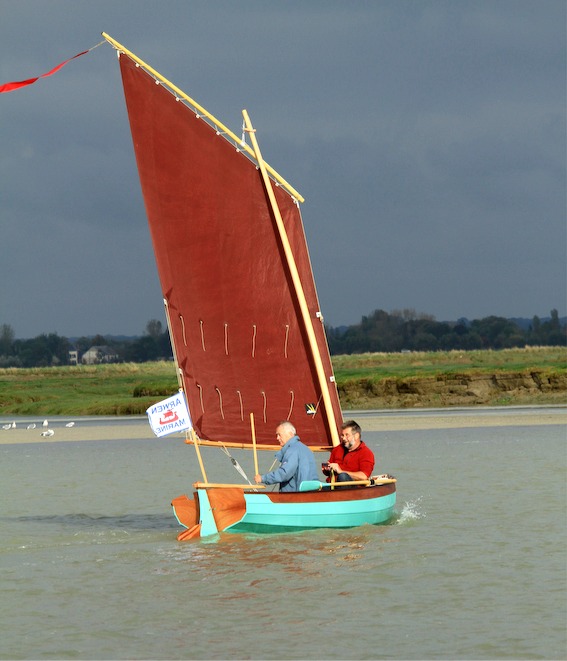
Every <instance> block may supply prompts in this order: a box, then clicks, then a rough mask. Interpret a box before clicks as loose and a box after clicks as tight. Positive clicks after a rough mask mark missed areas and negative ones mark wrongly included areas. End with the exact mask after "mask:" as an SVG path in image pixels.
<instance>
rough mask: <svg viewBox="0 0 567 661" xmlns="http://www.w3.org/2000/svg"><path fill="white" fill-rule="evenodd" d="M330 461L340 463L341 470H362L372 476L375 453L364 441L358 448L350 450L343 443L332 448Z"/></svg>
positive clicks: (353, 471) (352, 471)
mask: <svg viewBox="0 0 567 661" xmlns="http://www.w3.org/2000/svg"><path fill="white" fill-rule="evenodd" d="M329 463H331V464H338V465H339V466H340V467H341V470H344V471H348V472H349V473H356V472H358V471H362V472H363V473H364V474H365V475H366V477H370V476H371V475H372V471H373V470H374V453H373V452H372V450H371V449H370V448H369V447H368V446H367V445H366V443H365V442H364V441H360V445H359V446H358V447H357V448H356V450H350V451H348V452H347V449H346V448H345V446H344V445H343V444H342V443H341V444H340V445H337V446H335V447H334V448H333V449H332V450H331V456H330V457H329Z"/></svg>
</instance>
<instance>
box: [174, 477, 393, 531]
mask: <svg viewBox="0 0 567 661" xmlns="http://www.w3.org/2000/svg"><path fill="white" fill-rule="evenodd" d="M227 494H228V490H226V489H225V490H224V491H223V490H222V489H217V488H213V489H204V488H198V489H197V491H196V493H195V505H196V506H197V512H198V514H197V518H196V519H195V518H194V510H191V511H190V515H188V516H187V515H185V514H184V512H183V508H184V507H185V506H186V505H187V504H188V503H190V502H191V503H192V501H189V499H187V497H186V496H184V497H180V498H177V499H175V501H174V502H173V503H172V504H173V509H174V512H175V515H176V517H177V520H178V521H179V523H180V524H181V525H183V526H184V527H185V528H187V529H191V530H193V529H194V530H195V535H193V534H192V535H191V536H197V535H198V536H200V537H207V536H209V535H214V534H217V533H219V532H234V533H240V532H253V533H283V532H297V531H300V530H313V529H317V528H354V527H357V526H362V525H365V524H370V525H378V524H383V523H387V522H388V521H389V520H390V519H391V518H392V516H393V514H394V508H395V505H396V487H395V484H393V483H392V484H382V485H376V486H369V487H362V488H350V489H345V488H337V489H334V490H330V489H324V490H321V491H309V492H298V493H277V492H270V493H265V492H264V493H260V492H257V491H248V490H239V489H234V490H232V493H231V494H230V501H223V499H224V498H225V495H227ZM223 513H224V514H226V515H227V517H228V518H221V517H222V515H223ZM196 521H198V524H196ZM188 538H189V536H185V535H183V533H182V534H181V535H180V537H179V539H188Z"/></svg>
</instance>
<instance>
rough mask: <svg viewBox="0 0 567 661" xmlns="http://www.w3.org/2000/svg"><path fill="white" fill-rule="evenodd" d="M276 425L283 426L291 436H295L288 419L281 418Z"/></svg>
mask: <svg viewBox="0 0 567 661" xmlns="http://www.w3.org/2000/svg"><path fill="white" fill-rule="evenodd" d="M278 427H283V428H284V429H285V430H286V431H287V432H289V433H290V434H291V435H292V436H295V435H296V434H297V432H296V430H295V427H294V426H293V425H292V424H291V422H290V421H289V420H283V421H282V422H280V424H279V425H278Z"/></svg>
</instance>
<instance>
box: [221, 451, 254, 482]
mask: <svg viewBox="0 0 567 661" xmlns="http://www.w3.org/2000/svg"><path fill="white" fill-rule="evenodd" d="M221 450H222V451H223V452H224V453H225V454H226V456H227V457H228V458H229V459H230V461H231V462H232V465H233V466H234V468H236V470H237V471H238V472H239V473H240V475H242V477H243V478H244V479H245V480H246V481H247V482H248V484H252V482H250V480H249V479H248V475H246V473H245V472H244V469H243V468H242V466H241V465H240V464H239V463H238V461H236V459H235V458H234V457H233V456H232V455H231V454H230V452H229V451H228V450H227V448H226V447H225V446H224V445H221Z"/></svg>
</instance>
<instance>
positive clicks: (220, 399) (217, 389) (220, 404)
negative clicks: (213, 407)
mask: <svg viewBox="0 0 567 661" xmlns="http://www.w3.org/2000/svg"><path fill="white" fill-rule="evenodd" d="M215 390H216V391H217V393H218V396H219V409H220V414H221V417H222V419H223V420H224V411H223V409H222V393H221V391H220V390H219V388H218V387H217V386H215Z"/></svg>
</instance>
